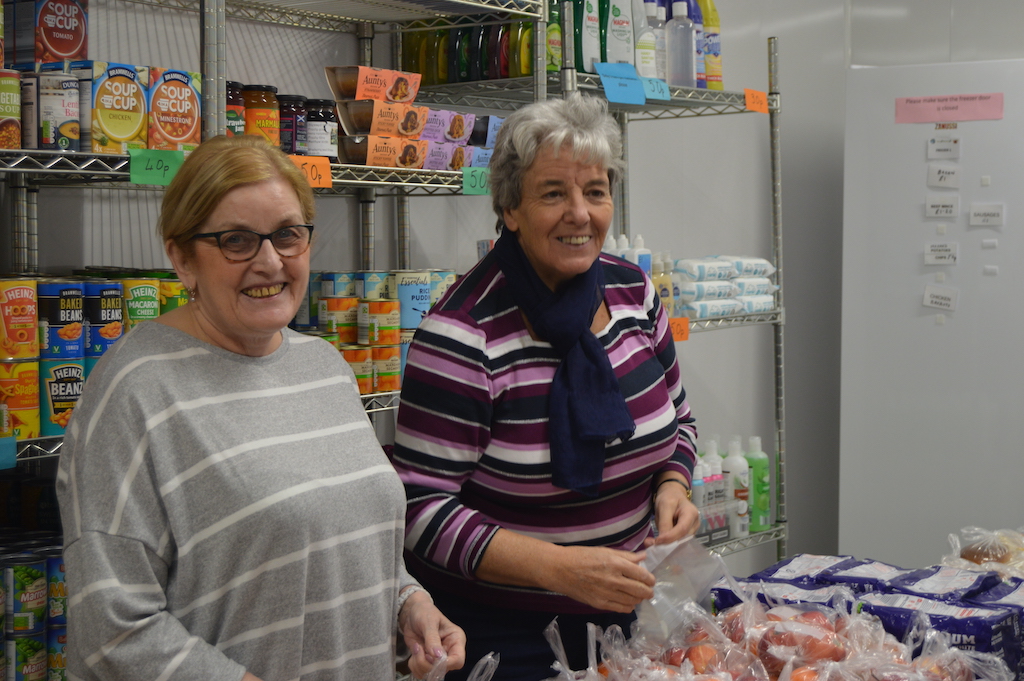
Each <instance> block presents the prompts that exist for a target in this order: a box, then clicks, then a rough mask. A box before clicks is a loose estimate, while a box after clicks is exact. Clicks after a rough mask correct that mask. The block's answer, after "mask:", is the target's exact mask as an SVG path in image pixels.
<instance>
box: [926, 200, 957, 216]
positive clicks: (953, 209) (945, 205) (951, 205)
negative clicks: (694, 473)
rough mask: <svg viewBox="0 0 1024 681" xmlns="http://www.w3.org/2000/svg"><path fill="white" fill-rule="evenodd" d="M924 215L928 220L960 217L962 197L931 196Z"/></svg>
mask: <svg viewBox="0 0 1024 681" xmlns="http://www.w3.org/2000/svg"><path fill="white" fill-rule="evenodd" d="M924 215H925V217H928V218H956V217H960V197H959V196H955V195H953V196H950V195H945V194H929V195H928V200H927V202H926V203H925V204H924Z"/></svg>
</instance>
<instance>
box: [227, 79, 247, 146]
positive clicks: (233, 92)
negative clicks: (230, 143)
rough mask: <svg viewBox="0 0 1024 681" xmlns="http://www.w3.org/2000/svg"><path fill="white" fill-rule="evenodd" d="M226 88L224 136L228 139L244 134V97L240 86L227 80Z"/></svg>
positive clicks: (236, 82)
mask: <svg viewBox="0 0 1024 681" xmlns="http://www.w3.org/2000/svg"><path fill="white" fill-rule="evenodd" d="M225 86H226V88H227V106H226V107H225V108H226V109H227V126H226V128H225V130H224V134H226V135H227V136H228V137H234V136H235V135H244V134H245V97H243V96H242V84H241V83H239V82H238V81H234V80H229V81H227V82H226V83H225Z"/></svg>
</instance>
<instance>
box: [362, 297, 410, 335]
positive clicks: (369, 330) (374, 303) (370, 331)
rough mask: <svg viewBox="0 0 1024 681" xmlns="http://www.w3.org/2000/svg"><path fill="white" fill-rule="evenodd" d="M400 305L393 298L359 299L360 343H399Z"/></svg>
mask: <svg viewBox="0 0 1024 681" xmlns="http://www.w3.org/2000/svg"><path fill="white" fill-rule="evenodd" d="M399 317H400V314H399V305H398V301H397V300H395V299H393V298H381V299H375V300H360V301H359V317H358V324H359V327H358V330H359V344H360V345H397V344H398V332H399V328H400V327H399Z"/></svg>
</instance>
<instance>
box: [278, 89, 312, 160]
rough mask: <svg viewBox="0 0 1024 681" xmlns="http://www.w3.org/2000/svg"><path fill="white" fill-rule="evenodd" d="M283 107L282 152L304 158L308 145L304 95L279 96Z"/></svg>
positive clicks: (279, 102)
mask: <svg viewBox="0 0 1024 681" xmlns="http://www.w3.org/2000/svg"><path fill="white" fill-rule="evenodd" d="M277 101H278V104H279V105H280V107H281V151H283V152H284V153H286V154H295V155H298V156H304V155H305V154H307V153H308V145H307V143H306V116H307V111H306V98H305V97H303V96H302V95H278V96H277Z"/></svg>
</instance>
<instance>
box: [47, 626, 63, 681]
mask: <svg viewBox="0 0 1024 681" xmlns="http://www.w3.org/2000/svg"><path fill="white" fill-rule="evenodd" d="M67 645H68V630H67V626H66V625H62V626H59V627H54V626H51V627H50V628H49V629H47V630H46V679H47V681H65V679H67V678H68V669H67V654H66V653H65V650H64V649H65V648H66V647H67Z"/></svg>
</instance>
